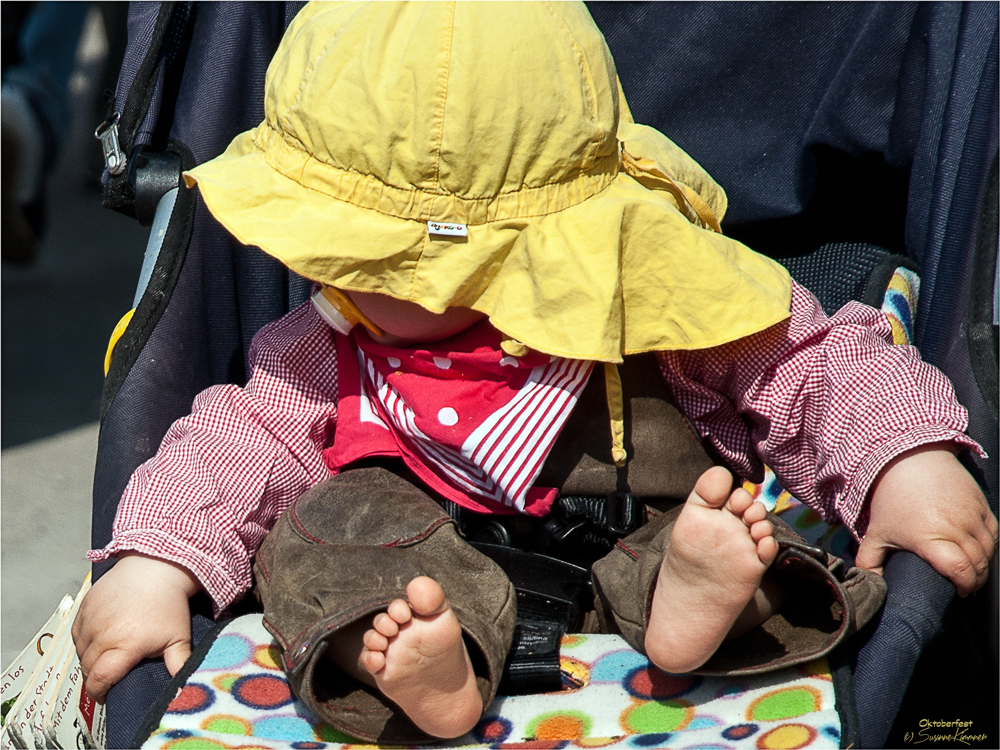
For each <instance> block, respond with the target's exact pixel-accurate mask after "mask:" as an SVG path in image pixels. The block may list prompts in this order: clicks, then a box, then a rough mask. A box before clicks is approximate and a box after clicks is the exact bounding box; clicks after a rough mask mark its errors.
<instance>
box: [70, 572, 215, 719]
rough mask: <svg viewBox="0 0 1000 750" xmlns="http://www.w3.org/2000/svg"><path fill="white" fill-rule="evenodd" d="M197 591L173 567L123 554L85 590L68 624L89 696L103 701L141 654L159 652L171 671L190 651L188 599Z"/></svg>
mask: <svg viewBox="0 0 1000 750" xmlns="http://www.w3.org/2000/svg"><path fill="white" fill-rule="evenodd" d="M199 590H201V586H200V584H199V583H198V580H197V579H196V578H195V577H194V576H193V575H192V574H191V573H190V572H189V571H187V570H185V569H184V568H182V567H180V566H179V565H174V564H173V563H171V562H167V561H166V560H160V559H157V558H155V557H146V556H145V555H139V554H135V553H123V554H122V556H121V559H120V560H119V561H118V563H117V564H116V565H115V566H114V567H113V568H112V569H111V570H109V571H108V572H107V573H106V574H105V575H104V576H103V577H102V578H100V579H99V580H98V581H97V582H96V583H95V584H94V586H93V588H91V589H90V591H89V592H87V595H86V596H85V597H84V599H83V602H82V603H81V604H80V611H79V613H78V614H77V617H76V620H75V621H74V623H73V640H74V641H75V642H76V650H77V653H78V654H79V656H80V668H81V670H82V671H83V677H84V681H85V683H84V684H85V685H86V688H87V692H88V693H89V694H90V697H91V698H93V699H94V700H95V701H97V702H98V703H103V702H104V697H105V696H106V695H107V692H108V689H109V688H111V686H112V685H114V684H115V683H116V682H118V681H119V680H121V679H122V678H123V677H124V676H125V675H126V674H128V673H129V671H130V670H131V669H132V667H134V666H135V665H136V664H138V663H139V662H140V661H142V660H143V659H146V658H150V657H155V656H162V657H163V660H164V661H165V662H166V665H167V671H169V672H170V674H171V675H174V674H176V673H177V670H179V669H180V668H181V666H182V665H183V664H184V662H185V661H187V658H188V657H189V656H190V655H191V614H190V610H189V608H188V599H189V598H190V597H192V596H193V595H194V594H196V593H197V592H198V591H199Z"/></svg>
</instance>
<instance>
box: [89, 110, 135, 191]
mask: <svg viewBox="0 0 1000 750" xmlns="http://www.w3.org/2000/svg"><path fill="white" fill-rule="evenodd" d="M119 117H120V115H119V114H118V113H117V112H115V113H114V114H112V115H111V116H110V117H109V118H108V119H107V120H105V121H104V122H102V123H101V124H100V125H98V126H97V130H95V131H94V137H95V138H97V139H98V140H99V141H100V142H101V148H102V149H103V150H104V168H105V169H107V170H108V174H110V175H120V174H121V173H122V172H124V171H125V167H126V166H127V165H128V158H127V157H126V156H125V154H124V153H123V152H122V149H121V145H120V144H119V143H118V118H119Z"/></svg>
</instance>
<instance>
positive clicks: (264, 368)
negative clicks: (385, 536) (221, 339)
mask: <svg viewBox="0 0 1000 750" xmlns="http://www.w3.org/2000/svg"><path fill="white" fill-rule="evenodd" d="M348 341H349V340H348V339H345V338H344V337H342V336H340V335H339V334H336V333H334V332H333V330H332V329H331V328H330V327H329V326H328V325H327V324H326V323H325V322H324V321H323V320H322V319H321V318H320V317H319V316H318V315H317V313H316V312H315V311H314V309H313V308H312V306H311V305H309V304H306V305H303V306H301V307H299V308H297V309H296V310H294V311H292V312H291V313H289V314H288V315H286V316H284V317H282V318H281V319H279V320H277V321H275V322H273V323H271V324H269V325H268V326H265V327H264V328H263V329H261V331H260V332H259V333H258V334H257V336H256V337H255V339H254V341H253V344H252V346H251V349H250V355H249V360H250V367H251V377H250V379H249V381H248V382H247V384H246V386H245V387H242V388H241V387H239V386H236V385H217V386H213V387H211V388H209V389H207V390H206V391H204V392H202V393H201V394H199V395H198V397H197V398H196V399H195V401H194V406H193V410H192V413H191V414H190V415H189V416H187V417H184V418H182V419H180V420H178V421H177V422H175V423H174V424H173V425H172V426H171V428H170V429H169V430H168V432H167V434H166V436H165V437H164V438H163V442H162V444H161V446H160V449H159V451H158V452H157V454H156V455H155V456H154V457H153V458H151V459H150V460H149V461H147V462H146V463H144V464H143V465H142V466H140V467H139V468H138V469H137V470H136V472H135V474H134V475H133V476H132V478H131V480H130V482H129V484H128V487H127V488H126V489H125V493H124V495H123V496H122V499H121V503H120V505H119V508H118V515H117V518H116V519H115V524H114V529H113V540H112V542H111V543H110V544H109V545H108V546H107V547H105V548H104V549H101V550H92V551H91V552H90V553H88V557H89V558H90V559H91V560H93V561H98V560H103V559H106V558H107V557H109V556H113V555H115V554H116V553H118V552H121V551H125V550H134V551H137V552H140V553H143V554H147V555H151V556H154V557H159V558H163V559H167V560H171V561H173V562H176V563H179V564H180V565H183V566H184V567H185V568H187V569H189V570H191V571H192V572H193V573H194V574H195V575H196V576H197V577H198V579H199V580H200V581H201V583H202V585H203V586H204V587H205V589H206V590H207V591H208V593H209V594H210V595H211V596H212V598H213V600H214V602H215V606H216V608H217V611H221V610H222V609H224V608H226V607H227V606H228V605H229V604H230V603H231V602H233V601H234V600H236V599H237V598H239V597H240V596H242V595H243V594H244V593H245V592H246V591H248V590H249V588H250V586H251V585H252V575H251V561H252V559H253V556H254V554H255V553H256V551H257V549H258V547H259V546H260V544H261V542H262V541H263V539H264V537H265V536H266V534H267V532H268V530H269V529H270V528H271V527H272V525H273V524H274V522H275V520H276V519H277V518H278V516H279V515H280V514H281V513H282V512H283V511H284V510H285V509H286V508H287V507H288V506H289V504H290V503H291V502H292V501H293V500H295V499H296V498H297V497H298V496H299V495H300V494H302V492H303V491H305V490H306V489H307V488H309V487H311V486H312V485H314V484H316V483H318V482H321V481H323V480H324V479H327V478H329V477H330V476H331V475H332V473H333V472H332V471H331V468H330V466H328V463H327V461H326V460H325V459H324V451H325V450H328V449H329V448H330V446H331V445H332V443H333V435H334V431H335V426H336V421H337V403H338V366H337V362H338V359H337V354H338V352H337V349H338V344H340V345H341V346H345V345H348V344H347V342H348ZM659 358H660V365H661V370H662V372H663V376H664V378H665V379H666V381H667V383H668V384H669V386H670V389H671V391H672V393H673V396H674V398H675V400H676V402H677V404H678V406H679V407H680V409H681V410H682V411H683V412H684V413H685V414H686V415H687V416H688V418H689V419H690V420H691V421H692V422H693V424H694V425H695V427H696V428H697V429H698V430H699V432H701V434H702V435H703V436H706V437H707V439H708V440H709V441H710V442H711V443H712V444H713V445H714V446H715V448H716V449H717V450H718V451H719V453H720V454H721V455H722V456H723V457H724V458H725V459H726V460H727V461H729V463H730V464H731V466H732V468H733V469H734V470H735V471H736V472H738V473H739V474H741V475H743V476H749V477H752V476H755V475H759V473H760V471H761V466H762V462H766V463H767V464H768V465H769V466H770V467H771V468H772V469H773V470H774V471H775V474H776V475H777V477H778V479H779V481H780V482H781V483H782V485H783V486H784V487H785V488H786V489H788V490H789V491H790V492H792V494H794V495H795V496H796V497H798V498H799V499H801V500H802V501H803V502H805V503H808V504H809V505H811V506H813V507H815V508H816V509H817V510H819V511H820V512H821V513H822V514H823V516H824V518H826V519H827V520H830V521H833V520H838V519H842V520H843V522H844V523H845V524H846V525H847V526H848V527H849V528H851V529H852V530H853V531H854V532H855V534H856V535H857V534H863V532H864V530H865V528H866V526H867V518H866V514H865V502H864V501H865V498H866V496H867V494H868V490H869V487H870V486H871V484H872V482H873V480H874V479H875V477H876V476H877V474H878V472H879V471H880V470H881V468H882V467H883V466H884V465H885V464H886V463H887V462H888V461H889V460H890V459H891V458H893V457H894V456H896V455H898V454H900V453H902V452H904V451H906V450H908V449H910V448H913V447H915V446H918V445H922V444H926V443H931V442H938V441H954V442H955V443H957V444H959V445H964V446H968V447H971V448H972V449H973V450H976V451H980V450H981V449H980V448H979V446H978V445H976V443H975V442H974V441H972V440H971V439H970V438H968V437H966V436H965V435H964V434H963V430H964V429H965V428H966V426H967V416H966V412H965V409H964V408H963V407H962V406H961V405H959V403H958V402H957V401H956V399H955V394H954V390H953V389H952V386H951V384H950V383H949V381H948V380H947V379H946V378H945V377H944V375H943V374H942V373H941V372H939V371H938V370H937V369H935V368H933V367H931V366H930V365H928V364H926V363H924V362H923V361H922V360H921V359H920V357H919V355H918V353H917V351H916V349H914V348H912V347H908V346H893V345H892V332H891V328H890V325H889V323H888V321H887V319H886V317H885V316H884V315H883V314H882V313H881V312H880V311H878V310H875V309H873V308H870V307H867V306H864V305H861V304H858V303H853V302H852V303H849V304H848V305H846V306H845V307H844V308H842V309H841V310H840V311H838V312H837V313H836V314H835V315H833V316H832V317H829V318H828V317H827V316H826V315H825V314H824V313H823V311H822V309H821V308H820V306H819V304H818V303H817V302H816V300H815V298H814V297H813V296H812V294H810V293H809V292H808V291H806V290H805V289H803V288H802V287H800V286H798V285H793V289H792V304H791V317H790V319H788V320H787V321H785V322H783V323H781V324H779V325H776V326H773V327H772V328H769V329H768V330H766V331H764V332H762V333H759V334H756V335H754V336H750V337H747V338H745V339H741V340H739V341H736V342H733V343H730V344H726V345H724V346H719V347H715V348H711V349H703V350H695V351H671V352H665V353H661V354H660V355H659ZM567 403H568V407H567V408H570V409H571V408H572V406H573V404H575V399H571V400H570V401H568V402H567ZM411 406H418V405H411ZM417 411H418V412H419V408H418V409H417ZM550 444H551V443H550Z"/></svg>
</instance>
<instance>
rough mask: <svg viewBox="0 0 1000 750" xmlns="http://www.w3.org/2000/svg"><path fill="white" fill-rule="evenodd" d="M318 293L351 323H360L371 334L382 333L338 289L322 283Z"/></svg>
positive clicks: (378, 334) (380, 334) (377, 334)
mask: <svg viewBox="0 0 1000 750" xmlns="http://www.w3.org/2000/svg"><path fill="white" fill-rule="evenodd" d="M320 293H321V294H322V295H323V299H325V300H326V301H327V302H329V303H330V304H331V305H333V306H334V307H335V308H336V309H337V312H339V313H340V314H341V315H343V316H344V318H345V319H346V320H347V322H348V323H350V324H351V325H357V324H358V323H360V324H361V325H363V326H364V327H365V328H367V329H368V332H369V333H370V334H372V335H373V336H382V335H383V334H384V332H383V331H382V329H381V328H379V327H378V326H377V325H375V324H374V323H372V322H371V321H370V320H369V319H368V316H367V315H365V314H364V313H363V312H361V310H359V309H358V306H357V305H355V304H354V302H352V301H351V298H350V297H348V296H347V295H346V294H344V293H343V292H342V291H340V290H339V289H336V288H334V287H332V286H326V285H325V284H324V285H323V288H322V289H320Z"/></svg>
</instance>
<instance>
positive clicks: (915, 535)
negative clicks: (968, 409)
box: [856, 443, 997, 596]
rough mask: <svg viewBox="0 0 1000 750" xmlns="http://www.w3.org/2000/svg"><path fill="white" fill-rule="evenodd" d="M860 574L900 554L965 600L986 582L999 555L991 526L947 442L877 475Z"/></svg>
mask: <svg viewBox="0 0 1000 750" xmlns="http://www.w3.org/2000/svg"><path fill="white" fill-rule="evenodd" d="M870 512H871V520H870V522H869V524H868V533H867V534H866V535H865V538H864V540H863V541H862V542H861V547H860V548H859V549H858V555H857V558H856V562H857V565H858V567H861V568H867V569H869V570H875V571H877V572H879V573H881V572H882V566H883V564H884V562H885V558H886V555H887V554H888V553H889V552H891V551H892V550H894V549H905V550H909V551H910V552H913V553H915V554H916V555H918V556H919V557H921V558H923V559H924V560H926V561H927V562H928V563H930V564H931V566H932V567H933V568H934V569H935V570H936V571H937V572H938V573H940V574H941V575H943V576H944V577H945V578H947V579H948V580H950V581H951V582H952V583H953V584H955V588H956V589H957V590H958V595H959V596H967V595H968V594H970V593H972V592H973V591H975V590H976V589H978V588H979V587H981V586H982V585H983V584H984V583H986V576H987V572H988V568H989V561H990V558H992V557H993V554H994V553H995V552H996V549H997V520H996V518H995V517H994V516H993V513H992V512H991V511H990V508H989V505H988V504H987V502H986V498H985V497H983V493H982V492H981V491H980V490H979V485H978V484H976V481H975V480H974V479H973V478H972V476H971V475H970V474H969V473H968V472H967V471H966V470H965V468H964V467H963V466H962V464H960V463H959V462H958V459H957V458H956V457H955V454H954V447H953V446H952V444H950V443H935V444H932V445H925V446H921V447H919V448H915V449H913V450H911V451H907V452H906V453H903V454H902V455H900V456H897V457H896V458H895V459H893V460H892V461H891V462H890V463H889V464H887V465H886V467H885V468H884V469H883V470H882V472H881V473H880V474H879V476H878V478H877V479H876V480H875V483H874V485H873V488H872V492H871V500H870Z"/></svg>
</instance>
